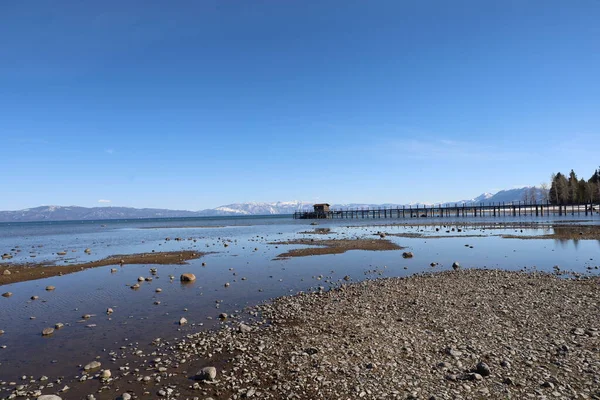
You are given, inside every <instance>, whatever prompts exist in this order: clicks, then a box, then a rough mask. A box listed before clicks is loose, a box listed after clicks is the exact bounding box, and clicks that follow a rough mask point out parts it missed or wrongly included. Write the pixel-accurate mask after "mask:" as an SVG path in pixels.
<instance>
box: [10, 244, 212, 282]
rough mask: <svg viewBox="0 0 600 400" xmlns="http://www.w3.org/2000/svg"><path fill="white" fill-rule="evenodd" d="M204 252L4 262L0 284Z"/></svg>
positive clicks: (173, 261) (179, 258) (191, 256)
mask: <svg viewBox="0 0 600 400" xmlns="http://www.w3.org/2000/svg"><path fill="white" fill-rule="evenodd" d="M205 254H207V253H201V252H197V251H173V252H160V253H159V252H157V253H142V254H127V255H114V256H111V257H107V258H104V259H102V260H97V261H92V262H88V263H80V264H68V265H49V264H44V263H41V264H40V263H38V264H34V263H28V264H4V265H2V266H0V286H2V285H6V284H9V283H16V282H25V281H32V280H35V279H42V278H49V277H51V276H57V275H66V274H71V273H74V272H79V271H83V270H86V269H89V268H96V267H104V266H107V265H126V264H162V265H168V264H181V263H185V262H186V261H187V260H193V259H196V258H200V257H202V256H203V255H205ZM6 271H8V272H9V274H7V273H6Z"/></svg>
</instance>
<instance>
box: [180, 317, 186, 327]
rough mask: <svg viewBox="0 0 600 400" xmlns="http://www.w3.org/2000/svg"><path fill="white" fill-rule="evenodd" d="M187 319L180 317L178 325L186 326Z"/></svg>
mask: <svg viewBox="0 0 600 400" xmlns="http://www.w3.org/2000/svg"><path fill="white" fill-rule="evenodd" d="M187 322H188V321H187V319H185V318H184V317H181V319H180V320H179V325H185V324H187Z"/></svg>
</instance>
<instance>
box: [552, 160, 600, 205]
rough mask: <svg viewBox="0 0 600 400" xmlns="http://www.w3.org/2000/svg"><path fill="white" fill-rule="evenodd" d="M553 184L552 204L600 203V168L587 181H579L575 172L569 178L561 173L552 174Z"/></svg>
mask: <svg viewBox="0 0 600 400" xmlns="http://www.w3.org/2000/svg"><path fill="white" fill-rule="evenodd" d="M551 179H552V184H551V186H550V190H549V192H548V200H549V201H550V203H551V204H577V203H587V204H589V203H598V202H600V168H599V169H597V170H596V171H595V172H594V174H593V175H592V177H591V178H590V179H588V180H587V181H586V180H585V179H583V178H581V179H577V174H576V173H575V171H573V170H571V172H570V173H569V176H568V177H567V176H566V175H563V174H561V173H560V172H558V173H556V174H552V178H551Z"/></svg>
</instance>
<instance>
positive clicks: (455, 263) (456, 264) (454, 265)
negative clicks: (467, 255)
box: [452, 261, 460, 271]
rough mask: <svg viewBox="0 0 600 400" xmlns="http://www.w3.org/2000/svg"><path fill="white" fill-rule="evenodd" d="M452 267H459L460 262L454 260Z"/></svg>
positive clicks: (455, 268) (457, 268) (456, 268)
mask: <svg viewBox="0 0 600 400" xmlns="http://www.w3.org/2000/svg"><path fill="white" fill-rule="evenodd" d="M452 269H454V270H455V271H457V270H459V269H460V264H459V263H458V261H454V262H453V263H452Z"/></svg>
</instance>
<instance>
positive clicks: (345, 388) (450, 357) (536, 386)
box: [43, 269, 600, 400]
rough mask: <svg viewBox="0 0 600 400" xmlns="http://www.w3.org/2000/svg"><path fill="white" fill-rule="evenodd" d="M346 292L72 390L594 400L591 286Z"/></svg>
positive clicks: (452, 278)
mask: <svg viewBox="0 0 600 400" xmlns="http://www.w3.org/2000/svg"><path fill="white" fill-rule="evenodd" d="M350 279H351V278H350V277H348V280H350ZM344 282H345V283H344V284H341V285H340V287H339V288H336V289H333V290H330V291H321V292H318V293H303V294H298V295H295V296H288V297H282V298H279V299H276V300H274V301H273V302H270V303H268V304H265V305H261V306H259V307H256V308H252V309H249V310H246V311H247V312H248V313H246V312H244V313H241V314H239V315H237V316H235V317H234V318H232V317H231V316H229V317H226V316H222V317H224V321H223V326H222V329H219V330H217V331H213V332H198V333H190V334H189V335H187V336H186V337H185V338H184V339H179V340H178V341H167V340H164V339H157V340H155V341H154V343H153V346H152V349H151V350H148V353H144V352H141V351H140V350H137V349H135V348H134V349H128V350H123V351H121V352H113V353H111V354H112V356H113V357H114V358H113V362H117V360H119V359H123V358H125V359H127V364H126V365H127V367H122V368H120V369H112V376H110V377H109V378H106V379H104V380H103V381H102V383H101V382H99V380H100V379H101V376H102V375H101V372H100V370H96V371H91V372H89V378H90V379H88V380H87V382H86V383H82V384H77V387H74V388H73V390H74V391H76V392H77V393H86V390H87V394H93V396H95V397H89V398H97V399H104V398H106V399H114V398H119V396H122V395H123V394H125V393H126V395H125V397H124V398H129V397H128V395H131V396H133V397H132V398H136V397H137V398H182V399H183V398H185V399H205V400H206V399H214V400H216V399H244V398H260V399H357V398H364V399H430V400H433V399H526V398H534V399H544V398H547V399H553V398H556V399H600V279H599V278H590V279H565V278H564V277H558V276H554V275H551V274H543V273H536V272H528V273H524V272H506V271H498V270H475V269H473V270H462V269H458V270H457V271H445V272H438V273H432V274H424V275H414V276H411V277H409V278H387V279H380V280H373V281H363V282H360V283H351V282H347V283H346V281H344ZM129 352H131V353H129ZM109 365H110V364H109ZM102 366H103V367H105V368H111V367H110V366H107V365H105V364H104V363H103V365H102ZM211 367H214V368H211ZM94 373H95V375H94ZM87 374H88V372H82V376H83V375H87ZM94 377H95V378H96V379H92V378H94ZM92 382H95V383H93V384H92ZM43 392H44V393H48V389H46V390H43ZM50 393H52V390H50ZM74 393H75V392H71V393H70V394H71V395H73V394H74ZM82 397H83V398H85V396H82ZM64 398H81V397H72V396H66V397H64Z"/></svg>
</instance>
